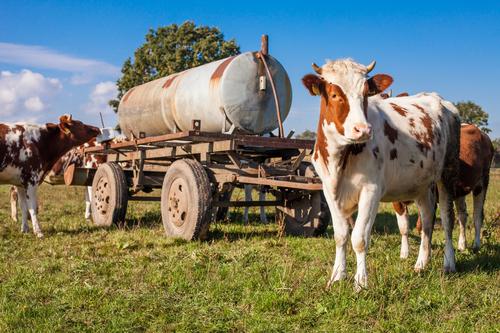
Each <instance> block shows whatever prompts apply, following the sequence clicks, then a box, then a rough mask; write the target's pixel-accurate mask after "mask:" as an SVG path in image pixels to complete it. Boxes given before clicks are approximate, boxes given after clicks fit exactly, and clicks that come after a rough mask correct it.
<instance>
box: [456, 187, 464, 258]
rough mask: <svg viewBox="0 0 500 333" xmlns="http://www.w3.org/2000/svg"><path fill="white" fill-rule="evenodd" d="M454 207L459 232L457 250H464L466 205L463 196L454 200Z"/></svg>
mask: <svg viewBox="0 0 500 333" xmlns="http://www.w3.org/2000/svg"><path fill="white" fill-rule="evenodd" d="M455 207H456V208H457V214H458V225H459V226H460V234H459V236H458V250H459V251H464V250H465V248H466V247H467V241H466V237H465V233H466V229H465V227H466V225H467V205H466V203H465V196H463V197H460V198H458V199H456V200H455Z"/></svg>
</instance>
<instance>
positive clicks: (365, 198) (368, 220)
mask: <svg viewBox="0 0 500 333" xmlns="http://www.w3.org/2000/svg"><path fill="white" fill-rule="evenodd" d="M379 202H380V195H379V194H378V191H377V190H372V189H363V190H362V191H361V195H360V196H359V204H358V216H357V217H356V222H355V224H354V229H352V234H351V243H352V248H353V249H354V252H355V253H356V262H357V269H356V275H355V276H354V287H355V288H356V290H360V289H362V288H366V287H367V286H368V274H367V271H366V252H367V251H368V247H369V245H370V236H371V230H372V226H373V222H375V217H376V215H377V210H378V206H379Z"/></svg>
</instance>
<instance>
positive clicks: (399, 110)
mask: <svg viewBox="0 0 500 333" xmlns="http://www.w3.org/2000/svg"><path fill="white" fill-rule="evenodd" d="M389 104H391V106H392V108H393V109H394V111H396V112H397V113H399V114H400V115H401V116H403V117H406V115H407V114H408V110H406V109H405V108H404V107H402V106H400V105H397V104H394V103H389Z"/></svg>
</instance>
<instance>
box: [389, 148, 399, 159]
mask: <svg viewBox="0 0 500 333" xmlns="http://www.w3.org/2000/svg"><path fill="white" fill-rule="evenodd" d="M389 155H390V157H391V160H394V159H396V158H398V151H397V150H396V148H393V149H391V151H390V153H389Z"/></svg>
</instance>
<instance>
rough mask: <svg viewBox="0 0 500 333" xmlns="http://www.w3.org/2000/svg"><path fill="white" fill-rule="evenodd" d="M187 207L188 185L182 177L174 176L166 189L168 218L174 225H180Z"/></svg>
mask: <svg viewBox="0 0 500 333" xmlns="http://www.w3.org/2000/svg"><path fill="white" fill-rule="evenodd" d="M188 208H189V187H188V184H187V182H186V181H185V180H184V179H182V178H176V179H175V180H174V181H173V182H172V185H171V186H170V189H169V191H168V219H169V221H171V222H172V223H173V224H174V225H175V226H177V227H182V225H184V223H185V222H186V220H187V215H188Z"/></svg>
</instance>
